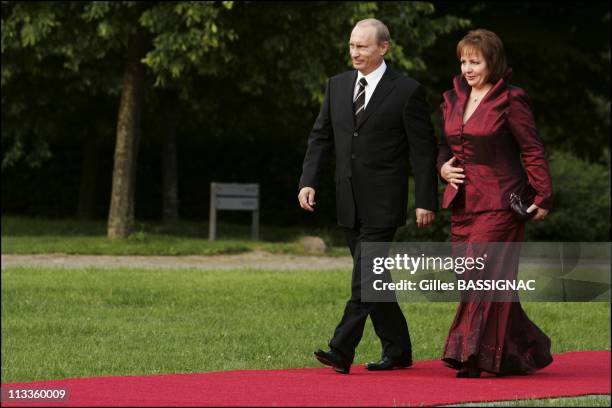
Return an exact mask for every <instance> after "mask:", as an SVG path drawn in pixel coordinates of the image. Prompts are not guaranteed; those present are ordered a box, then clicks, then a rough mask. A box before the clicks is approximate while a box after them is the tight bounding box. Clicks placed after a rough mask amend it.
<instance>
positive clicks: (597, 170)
mask: <svg viewBox="0 0 612 408" xmlns="http://www.w3.org/2000/svg"><path fill="white" fill-rule="evenodd" d="M550 168H551V173H552V179H553V190H554V198H553V200H554V202H553V208H552V210H551V212H550V213H549V215H548V216H547V217H546V219H545V220H544V221H542V222H538V223H529V227H528V228H527V232H528V234H529V235H528V237H529V239H532V240H538V241H546V240H549V241H585V242H591V241H608V240H609V237H610V166H609V163H608V166H604V165H602V164H599V163H593V162H589V161H588V160H582V159H580V158H578V157H576V156H575V155H574V154H572V153H568V152H563V151H553V152H552V154H551V157H550Z"/></svg>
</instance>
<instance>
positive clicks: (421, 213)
mask: <svg viewBox="0 0 612 408" xmlns="http://www.w3.org/2000/svg"><path fill="white" fill-rule="evenodd" d="M435 218H436V213H435V212H433V211H429V210H425V209H423V208H417V209H416V223H417V227H419V228H425V227H426V226H428V225H429V224H431V223H432V221H433V220H434V219H435Z"/></svg>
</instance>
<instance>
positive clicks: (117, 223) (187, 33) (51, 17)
mask: <svg viewBox="0 0 612 408" xmlns="http://www.w3.org/2000/svg"><path fill="white" fill-rule="evenodd" d="M231 5H232V3H231V2H221V3H219V2H202V3H198V2H176V3H168V2H160V3H145V2H102V1H94V2H58V3H49V2H39V3H26V2H3V3H2V54H3V57H7V59H8V60H9V61H10V63H9V64H8V65H7V66H6V67H5V65H4V64H3V67H2V88H3V91H5V89H6V88H8V86H9V84H10V82H11V80H13V79H14V78H15V77H16V76H17V75H18V74H19V73H20V72H23V71H20V69H19V67H20V64H19V62H18V61H17V60H18V57H21V58H22V59H25V60H26V62H27V64H26V70H24V71H26V72H25V74H26V75H27V74H34V75H35V76H36V75H44V74H43V71H44V66H45V64H47V63H48V62H49V60H51V61H53V60H60V61H62V62H63V64H62V69H60V72H59V74H58V76H60V77H61V76H62V75H63V76H70V74H74V75H75V76H77V77H78V74H79V73H83V71H85V69H86V68H87V67H91V66H95V63H96V62H97V61H100V60H104V59H105V58H112V57H114V56H116V53H119V54H122V55H124V60H125V68H124V72H123V79H122V85H121V87H120V89H121V97H120V104H119V109H118V118H117V140H116V149H115V165H114V171H113V191H112V194H111V205H110V210H109V220H108V234H107V235H108V237H109V238H111V239H114V238H124V237H127V236H128V235H129V234H130V233H131V232H132V230H133V227H134V181H135V170H136V163H137V153H138V142H139V135H138V132H139V116H140V110H141V104H142V92H143V89H142V88H143V86H145V84H144V82H145V79H146V78H145V75H146V73H147V72H148V73H149V74H150V75H151V76H152V77H153V78H154V84H155V85H157V86H164V85H165V84H166V83H168V82H169V81H172V80H176V79H177V78H180V77H181V76H182V75H184V74H185V73H186V72H189V71H190V70H191V69H194V68H198V67H202V66H206V64H205V63H208V62H209V61H207V60H206V57H207V56H208V51H209V50H210V49H214V48H219V47H220V44H221V42H222V41H223V40H225V39H226V38H230V39H231V31H229V32H220V31H219V29H218V26H217V25H216V23H215V18H216V16H217V14H218V13H219V10H220V9H221V8H231ZM75 38H78V39H79V41H74V39H75ZM208 66H210V65H208ZM66 72H68V73H70V74H66ZM92 73H93V75H94V76H95V74H100V72H95V70H93V72H92ZM79 79H80V81H83V82H82V84H83V86H84V87H85V88H88V87H90V86H91V84H92V80H91V77H90V76H88V75H83V76H81V77H79ZM111 89H112V88H111ZM5 102H6V103H5ZM2 104H3V108H4V107H5V106H6V105H9V102H8V101H5V99H4V92H3V99H2ZM10 107H11V108H12V109H13V110H14V111H17V112H16V113H15V116H17V114H18V113H19V104H18V103H12V104H10ZM12 128H13V134H12V135H11V136H8V137H7V138H5V137H4V132H3V144H4V142H5V141H8V139H10V138H12V141H13V143H12V146H11V149H10V151H9V153H7V154H5V157H4V160H3V164H4V163H6V165H9V164H10V163H11V162H14V161H15V160H17V159H19V158H20V157H21V156H23V140H24V139H25V136H26V135H27V134H28V133H27V130H24V129H20V126H19V124H16V125H15V126H13V127H12ZM32 133H37V134H38V135H41V134H43V135H44V134H45V133H44V132H36V131H34V132H32ZM39 137H41V139H40V142H39V143H38V144H37V146H39V150H40V151H41V152H42V153H39V154H38V156H44V155H45V154H47V155H48V154H49V153H48V150H47V149H46V141H45V139H44V136H39ZM33 157H34V158H33V159H31V161H32V162H33V163H35V160H36V156H33Z"/></svg>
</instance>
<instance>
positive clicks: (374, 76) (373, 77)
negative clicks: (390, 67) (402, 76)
mask: <svg viewBox="0 0 612 408" xmlns="http://www.w3.org/2000/svg"><path fill="white" fill-rule="evenodd" d="M386 69H387V64H385V60H383V61H382V63H381V64H380V65H379V66H378V68H376V69H375V70H374V71H372V72H370V73H369V74H368V75H363V74H362V73H361V72H359V71H357V81H355V92H354V93H353V100H355V97H356V96H357V91H358V90H359V80H360V79H361V78H364V77H365V79H366V81H367V82H368V84H367V85H366V87H365V105H364V110H365V109H366V108H367V107H368V102H369V101H370V98H371V97H372V94H373V93H374V90H375V89H376V85H378V83H379V82H380V79H381V78H382V76H383V74H384V73H385V70H386Z"/></svg>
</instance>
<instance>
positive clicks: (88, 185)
mask: <svg viewBox="0 0 612 408" xmlns="http://www.w3.org/2000/svg"><path fill="white" fill-rule="evenodd" d="M85 143H86V145H85V149H84V152H83V162H82V164H81V186H80V188H79V202H78V207H77V218H79V219H82V220H88V219H92V218H93V217H94V202H95V196H96V181H97V173H98V152H97V150H98V149H97V147H98V146H97V143H96V142H95V141H94V140H91V139H89V138H88V139H87V141H86V142H85Z"/></svg>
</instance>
